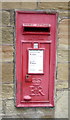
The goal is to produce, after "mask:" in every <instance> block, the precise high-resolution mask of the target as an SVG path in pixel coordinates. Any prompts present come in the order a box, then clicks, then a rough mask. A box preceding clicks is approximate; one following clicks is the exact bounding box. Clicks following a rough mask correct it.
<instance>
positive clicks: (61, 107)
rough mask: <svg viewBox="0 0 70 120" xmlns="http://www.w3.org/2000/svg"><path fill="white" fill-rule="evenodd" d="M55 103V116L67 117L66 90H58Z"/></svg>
mask: <svg viewBox="0 0 70 120" xmlns="http://www.w3.org/2000/svg"><path fill="white" fill-rule="evenodd" d="M56 100H57V101H56V103H55V118H60V119H61V118H64V119H65V118H68V91H67V90H66V91H58V92H57V98H56Z"/></svg>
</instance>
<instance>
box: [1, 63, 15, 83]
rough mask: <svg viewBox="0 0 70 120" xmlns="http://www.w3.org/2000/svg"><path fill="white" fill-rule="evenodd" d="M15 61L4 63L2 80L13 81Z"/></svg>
mask: <svg viewBox="0 0 70 120" xmlns="http://www.w3.org/2000/svg"><path fill="white" fill-rule="evenodd" d="M13 69H14V65H13V63H2V82H3V83H13V75H14V74H13Z"/></svg>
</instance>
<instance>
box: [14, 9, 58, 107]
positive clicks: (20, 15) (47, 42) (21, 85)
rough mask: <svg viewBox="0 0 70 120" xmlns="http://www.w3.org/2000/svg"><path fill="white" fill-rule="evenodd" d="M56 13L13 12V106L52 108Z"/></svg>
mask: <svg viewBox="0 0 70 120" xmlns="http://www.w3.org/2000/svg"><path fill="white" fill-rule="evenodd" d="M56 22H57V14H55V13H51V14H48V13H45V12H27V11H17V12H16V106H17V107H53V106H54V78H55V51H56V24H57V23H56Z"/></svg>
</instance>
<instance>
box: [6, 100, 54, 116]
mask: <svg viewBox="0 0 70 120" xmlns="http://www.w3.org/2000/svg"><path fill="white" fill-rule="evenodd" d="M10 106H11V107H10ZM6 115H8V116H11V115H13V116H15V115H17V116H18V117H20V118H53V116H54V108H50V109H48V108H18V109H17V108H16V107H15V106H14V101H13V100H7V102H6Z"/></svg>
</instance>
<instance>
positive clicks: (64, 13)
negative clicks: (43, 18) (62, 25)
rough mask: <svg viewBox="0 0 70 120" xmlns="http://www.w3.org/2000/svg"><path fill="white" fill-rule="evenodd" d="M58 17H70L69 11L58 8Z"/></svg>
mask: <svg viewBox="0 0 70 120" xmlns="http://www.w3.org/2000/svg"><path fill="white" fill-rule="evenodd" d="M59 17H60V18H61V19H63V18H64V17H70V12H68V11H67V10H65V11H61V10H59Z"/></svg>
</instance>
